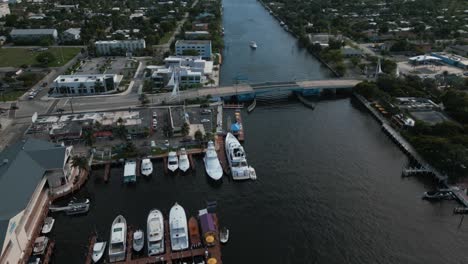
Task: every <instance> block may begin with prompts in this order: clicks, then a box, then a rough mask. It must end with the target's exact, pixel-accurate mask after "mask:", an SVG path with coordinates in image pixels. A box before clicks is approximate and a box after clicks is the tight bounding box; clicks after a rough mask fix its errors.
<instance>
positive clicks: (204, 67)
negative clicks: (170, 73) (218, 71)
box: [164, 56, 213, 75]
mask: <svg viewBox="0 0 468 264" xmlns="http://www.w3.org/2000/svg"><path fill="white" fill-rule="evenodd" d="M164 65H165V66H166V68H170V67H188V68H189V69H190V70H191V71H193V72H201V73H202V74H203V75H211V74H212V73H213V62H212V61H207V60H204V59H202V58H201V57H200V56H169V57H167V58H165V59H164Z"/></svg>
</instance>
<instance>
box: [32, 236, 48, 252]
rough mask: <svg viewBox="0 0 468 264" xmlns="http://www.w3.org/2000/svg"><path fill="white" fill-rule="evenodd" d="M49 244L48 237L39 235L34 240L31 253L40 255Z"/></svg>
mask: <svg viewBox="0 0 468 264" xmlns="http://www.w3.org/2000/svg"><path fill="white" fill-rule="evenodd" d="M48 244H49V238H48V237H46V236H41V237H38V238H36V240H34V247H33V255H42V254H44V252H45V251H46V249H47V245H48Z"/></svg>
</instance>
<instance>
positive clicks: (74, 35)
mask: <svg viewBox="0 0 468 264" xmlns="http://www.w3.org/2000/svg"><path fill="white" fill-rule="evenodd" d="M80 34H81V28H69V29H67V30H65V31H64V32H63V33H62V41H64V42H73V41H78V40H80V39H81V35H80Z"/></svg>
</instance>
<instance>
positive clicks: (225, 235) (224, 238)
mask: <svg viewBox="0 0 468 264" xmlns="http://www.w3.org/2000/svg"><path fill="white" fill-rule="evenodd" d="M228 240H229V229H227V228H226V227H223V228H222V229H221V232H220V233H219V241H221V243H223V244H226V243H227V242H228Z"/></svg>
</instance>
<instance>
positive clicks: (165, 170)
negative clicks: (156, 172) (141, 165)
mask: <svg viewBox="0 0 468 264" xmlns="http://www.w3.org/2000/svg"><path fill="white" fill-rule="evenodd" d="M162 159H163V165H164V166H163V168H164V174H167V172H168V169H167V156H164V157H162Z"/></svg>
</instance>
